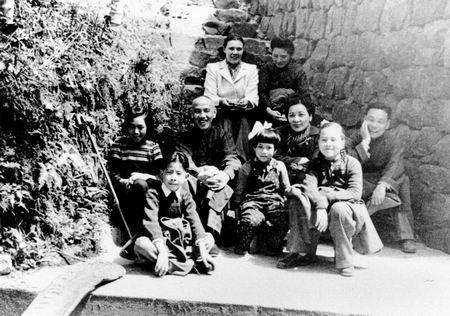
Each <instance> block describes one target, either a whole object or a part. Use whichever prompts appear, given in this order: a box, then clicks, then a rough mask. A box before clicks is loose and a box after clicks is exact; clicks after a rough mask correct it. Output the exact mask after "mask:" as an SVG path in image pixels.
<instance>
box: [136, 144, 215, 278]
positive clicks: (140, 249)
mask: <svg viewBox="0 0 450 316" xmlns="http://www.w3.org/2000/svg"><path fill="white" fill-rule="evenodd" d="M164 165H165V169H164V171H163V173H162V184H156V183H153V185H152V186H151V187H150V189H149V190H148V192H147V199H146V203H145V213H144V214H143V220H142V230H141V232H140V233H139V235H138V238H137V239H136V241H135V244H134V252H135V254H136V256H137V257H138V258H139V259H141V260H144V261H150V262H154V263H155V268H154V272H155V274H156V275H157V276H163V275H165V274H167V273H168V274H177V275H186V274H187V273H189V272H190V271H191V270H192V268H193V267H194V264H195V267H196V268H197V270H198V271H199V272H204V273H208V272H209V271H211V270H212V269H213V267H214V266H213V265H212V262H211V257H210V256H209V250H211V248H212V247H213V246H214V238H213V236H212V235H211V234H210V233H205V230H204V228H203V226H202V223H201V221H200V218H199V216H198V214H197V211H196V204H195V202H194V200H193V198H192V195H191V194H190V193H189V191H188V190H186V189H184V188H183V187H182V186H183V184H184V183H185V181H186V179H187V177H188V173H187V172H186V169H187V168H188V165H189V163H188V158H187V157H186V156H185V155H184V154H183V153H178V152H175V153H174V154H173V155H172V156H170V157H169V158H168V159H167V160H165V163H164ZM193 259H194V260H195V263H194V260H193Z"/></svg>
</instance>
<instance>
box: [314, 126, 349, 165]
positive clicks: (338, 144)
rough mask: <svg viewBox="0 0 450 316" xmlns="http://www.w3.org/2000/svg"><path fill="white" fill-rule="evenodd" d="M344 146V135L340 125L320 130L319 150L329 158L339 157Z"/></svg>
mask: <svg viewBox="0 0 450 316" xmlns="http://www.w3.org/2000/svg"><path fill="white" fill-rule="evenodd" d="M344 146H345V141H344V135H343V134H342V130H341V129H340V128H339V127H338V126H329V127H326V128H323V129H322V130H321V131H320V136H319V150H320V152H321V153H322V155H323V156H324V157H325V158H326V159H327V160H335V159H336V158H338V157H339V155H340V153H341V150H342V149H344Z"/></svg>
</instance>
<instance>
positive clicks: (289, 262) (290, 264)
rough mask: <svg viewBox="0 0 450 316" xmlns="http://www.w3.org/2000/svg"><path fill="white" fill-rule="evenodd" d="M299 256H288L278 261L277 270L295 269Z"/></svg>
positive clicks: (295, 254)
mask: <svg viewBox="0 0 450 316" xmlns="http://www.w3.org/2000/svg"><path fill="white" fill-rule="evenodd" d="M299 256H300V255H299V254H298V253H291V254H288V255H287V256H286V257H284V258H283V259H281V260H280V261H278V263H277V268H278V269H290V268H295V267H296V266H297V261H298V257H299Z"/></svg>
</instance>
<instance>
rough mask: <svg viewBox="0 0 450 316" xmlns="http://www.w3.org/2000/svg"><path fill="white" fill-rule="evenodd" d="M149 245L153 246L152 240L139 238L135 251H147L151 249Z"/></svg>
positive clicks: (135, 243)
mask: <svg viewBox="0 0 450 316" xmlns="http://www.w3.org/2000/svg"><path fill="white" fill-rule="evenodd" d="M149 244H152V242H151V241H150V238H148V237H139V238H138V239H136V241H135V242H134V249H135V250H142V249H147V248H149V247H151V246H149Z"/></svg>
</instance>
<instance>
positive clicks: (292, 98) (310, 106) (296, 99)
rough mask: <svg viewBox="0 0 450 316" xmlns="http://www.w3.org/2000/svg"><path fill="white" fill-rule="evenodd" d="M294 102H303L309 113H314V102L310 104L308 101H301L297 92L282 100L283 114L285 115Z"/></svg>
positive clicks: (312, 114) (311, 114)
mask: <svg viewBox="0 0 450 316" xmlns="http://www.w3.org/2000/svg"><path fill="white" fill-rule="evenodd" d="M296 104H303V105H304V106H305V108H306V111H308V113H309V115H310V116H314V113H315V112H316V107H315V106H314V104H311V103H310V102H302V101H301V100H300V97H299V96H298V94H293V95H291V96H289V97H288V98H287V99H286V101H285V102H284V114H285V115H286V117H287V116H288V114H289V109H290V108H291V106H293V105H296Z"/></svg>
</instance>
